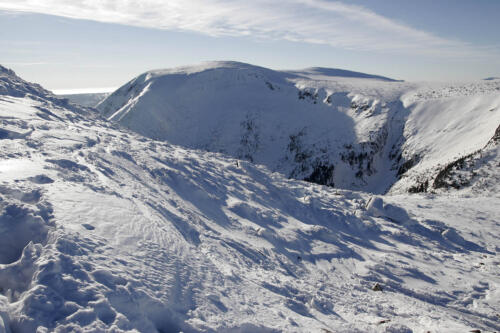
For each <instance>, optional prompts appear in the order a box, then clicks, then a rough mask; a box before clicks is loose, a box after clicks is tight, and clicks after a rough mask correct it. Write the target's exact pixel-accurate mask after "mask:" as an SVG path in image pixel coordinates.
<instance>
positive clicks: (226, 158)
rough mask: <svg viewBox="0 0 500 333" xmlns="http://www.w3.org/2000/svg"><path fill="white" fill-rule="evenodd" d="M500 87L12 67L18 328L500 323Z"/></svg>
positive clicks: (334, 76)
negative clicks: (83, 101)
mask: <svg viewBox="0 0 500 333" xmlns="http://www.w3.org/2000/svg"><path fill="white" fill-rule="evenodd" d="M350 73H351V74H350V75H351V76H352V75H354V74H352V72H350ZM340 74H342V75H341V76H338V75H340ZM358 74H359V73H358ZM358 76H359V75H358ZM200 78H201V79H200ZM499 89H500V81H495V80H492V81H487V82H486V81H485V82H477V83H473V84H453V85H451V84H449V85H444V84H443V85H431V84H416V83H406V82H396V81H392V80H388V79H385V78H371V77H368V78H367V77H354V78H353V77H346V73H345V72H344V73H339V72H338V71H333V72H332V71H326V70H324V69H322V70H320V69H310V70H304V71H294V72H276V71H271V70H267V69H262V68H260V67H259V68H256V67H254V66H250V65H245V64H239V63H215V64H212V65H209V66H208V70H207V66H203V67H198V68H196V67H190V68H183V69H175V70H167V71H155V72H150V73H146V74H143V75H141V76H139V77H138V78H137V79H135V80H133V81H131V82H130V83H128V84H127V85H125V86H124V87H122V88H120V89H118V90H117V91H116V92H115V93H113V94H111V95H110V96H109V97H108V98H107V99H106V100H104V101H103V102H102V103H101V104H100V105H99V110H100V112H101V113H99V112H97V111H96V110H94V109H91V108H86V107H82V106H78V105H75V104H72V103H70V102H68V101H67V100H65V99H60V98H57V97H56V96H54V95H52V94H51V93H50V92H48V91H46V90H44V89H43V88H41V87H40V86H37V85H33V84H31V83H27V82H25V81H23V80H22V79H20V78H18V77H17V76H15V74H14V73H13V72H11V71H8V70H7V69H5V68H3V67H0V139H1V140H0V144H1V145H2V149H1V150H0V208H1V213H0V214H1V215H0V332H2V333H3V332H7V333H16V332H52V331H59V332H80V331H81V332H102V331H109V332H124V331H126V332H129V331H139V332H180V331H182V332H427V331H430V332H469V331H471V330H480V331H481V332H493V331H498V330H500V310H499V309H500V258H499V256H498V253H499V252H500V237H499V236H500V235H499V231H500V220H499V218H498V216H499V215H500V214H499V212H500V209H499V207H500V205H499V203H500V197H499V193H500V192H499V191H498V188H499V179H498V177H499V172H498V170H499V157H498V151H499V144H498V142H499V139H498V137H499V135H498V132H499V130H498V126H499V124H500V92H499ZM106 118H108V119H106ZM117 122H118V123H117ZM127 127H128V128H129V129H127ZM132 130H133V131H135V132H133V131H132ZM301 133H302V134H301ZM457 161H458V162H457ZM368 163H369V164H370V165H368ZM318 170H319V171H318ZM332 171H333V172H332ZM360 171H362V174H359V172H360ZM315 172H316V173H315ZM293 178H296V179H293ZM306 178H307V179H308V180H309V181H312V182H306V181H302V180H300V179H306ZM436 181H437V183H436ZM426 182H427V185H422V184H425V183H426ZM316 183H320V184H327V185H330V186H323V185H319V184H316ZM457 184H458V185H459V186H456V185H457ZM412 189H414V190H412ZM387 191H388V192H387ZM386 192H387V193H386ZM408 192H420V193H408ZM383 193H385V194H383ZM382 194H383V195H382Z"/></svg>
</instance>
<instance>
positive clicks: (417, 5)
mask: <svg viewBox="0 0 500 333" xmlns="http://www.w3.org/2000/svg"><path fill="white" fill-rule="evenodd" d="M499 13H500V1H498V0H474V1H469V0H434V1H431V0H418V1H415V0H413V1H409V0H352V1H348V2H347V1H344V2H341V1H327V0H282V1H265V0H253V1H246V0H245V1H244V0H169V1H163V0H140V1H139V0H85V1H84V0H72V1H66V0H0V50H2V51H1V52H0V64H3V65H5V66H7V67H10V68H12V69H14V70H15V71H16V72H17V73H18V74H19V75H21V76H23V77H24V78H26V79H28V80H31V81H35V82H39V83H41V84H42V85H44V86H45V87H47V88H49V89H55V90H59V89H79V88H92V89H95V88H101V87H117V86H120V85H122V84H123V83H125V82H126V81H128V80H130V79H131V78H132V77H134V76H136V75H138V74H140V73H142V72H144V71H146V70H149V69H155V68H166V67H173V66H180V65H188V64H195V63H198V62H201V61H206V60H237V61H243V62H249V63H252V64H256V65H261V66H266V67H270V68H274V69H297V68H304V67H311V66H323V67H334V68H343V69H350V70H356V71H362V72H367V73H373V74H380V75H384V76H389V77H393V78H397V79H404V80H410V81H414V80H434V81H446V80H474V79H480V78H484V77H488V76H500V37H499V34H498V32H499V31H500V22H499V21H500V20H498V14H499Z"/></svg>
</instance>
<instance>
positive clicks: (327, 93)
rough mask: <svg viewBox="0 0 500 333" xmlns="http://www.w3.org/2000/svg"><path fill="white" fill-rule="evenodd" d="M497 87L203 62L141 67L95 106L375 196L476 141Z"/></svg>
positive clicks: (130, 122) (410, 187)
mask: <svg viewBox="0 0 500 333" xmlns="http://www.w3.org/2000/svg"><path fill="white" fill-rule="evenodd" d="M499 89H500V82H499V81H480V82H475V83H466V84H451V85H450V84H441V85H438V84H423V83H422V84H415V83H406V82H401V81H395V80H392V79H388V78H384V77H380V76H374V75H367V74H363V73H357V72H349V71H344V70H338V69H327V68H310V69H305V70H300V71H273V70H270V69H266V68H262V67H257V66H252V65H248V64H243V63H237V62H210V63H205V64H202V65H198V66H192V67H182V68H176V69H169V70H156V71H150V72H147V73H144V74H142V75H140V76H138V77H137V78H135V79H133V80H132V81H130V82H129V83H127V84H125V85H124V86H122V87H121V88H120V89H118V90H117V91H115V92H114V93H113V94H111V95H110V96H109V97H108V98H106V99H105V100H104V101H103V102H101V103H100V104H99V105H98V109H99V110H100V111H101V113H102V114H103V115H104V116H105V117H107V118H108V119H109V120H111V121H115V122H119V123H120V124H122V125H124V126H126V127H128V128H130V129H132V130H134V131H136V132H138V133H140V134H142V135H144V136H147V137H150V138H154V139H159V140H166V141H168V142H171V143H174V144H178V145H182V146H184V147H188V148H195V149H204V150H208V151H213V152H221V153H225V154H228V155H230V156H233V157H236V158H239V159H245V160H248V161H251V162H254V163H257V164H263V165H265V166H267V167H268V168H270V169H271V170H272V171H278V172H280V173H283V174H285V175H286V176H288V177H290V178H295V179H304V180H308V181H311V182H314V183H318V184H326V185H330V186H334V187H337V188H343V189H355V190H363V191H369V192H373V193H385V192H386V191H388V190H389V189H391V188H393V191H414V190H415V188H419V187H421V186H422V185H421V184H422V183H425V182H427V183H429V182H430V183H432V180H427V178H428V177H435V176H436V175H437V174H438V173H439V172H440V170H441V168H442V165H443V164H448V163H451V162H452V161H453V160H456V159H459V158H461V157H462V156H465V155H468V154H471V153H472V152H474V151H476V150H478V149H479V148H480V147H483V146H484V145H485V144H486V143H487V142H488V140H490V139H491V137H492V136H493V134H494V133H495V130H496V128H497V127H498V125H499V124H500V109H499V106H500V93H499ZM409 169H412V170H411V172H409V173H407V171H408V170H409ZM424 176H425V177H427V178H426V179H425V180H423V178H425V177H424ZM401 177H404V178H405V181H403V182H401V183H399V184H397V186H395V184H396V183H397V181H398V180H399V179H400V178H401ZM425 190H432V186H430V187H427V188H425Z"/></svg>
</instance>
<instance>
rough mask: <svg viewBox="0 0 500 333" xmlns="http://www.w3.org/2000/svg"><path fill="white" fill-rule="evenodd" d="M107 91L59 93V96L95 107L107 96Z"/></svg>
mask: <svg viewBox="0 0 500 333" xmlns="http://www.w3.org/2000/svg"><path fill="white" fill-rule="evenodd" d="M108 95H109V93H79V94H61V95H59V96H60V97H63V98H67V99H69V101H70V102H72V103H75V104H79V105H82V106H88V107H95V106H97V104H99V103H100V102H101V101H102V100H104V99H105V98H106V97H108Z"/></svg>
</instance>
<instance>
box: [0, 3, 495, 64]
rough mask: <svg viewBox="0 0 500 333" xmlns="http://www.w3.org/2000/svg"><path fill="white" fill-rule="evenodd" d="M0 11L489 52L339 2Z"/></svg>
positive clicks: (378, 46) (217, 32) (369, 46)
mask: <svg viewBox="0 0 500 333" xmlns="http://www.w3.org/2000/svg"><path fill="white" fill-rule="evenodd" d="M0 9H6V10H14V11H26V12H37V13H44V14H52V15H58V16H64V17H70V18H79V19H89V20H95V21H100V22H110V23H119V24H125V25H133V26H141V27H149V28H157V29H167V30H179V31H195V32H198V33H203V34H208V35H211V36H254V37H257V38H271V39H284V40H289V41H298V42H306V43H314V44H326V45H331V46H334V47H338V48H343V49H350V50H367V51H384V52H392V53H411V54H419V55H431V56H442V57H482V56H484V55H485V54H488V53H490V52H487V51H486V50H484V49H480V48H477V47H474V46H473V45H470V44H467V43H465V42H462V41H458V40H450V39H446V38H442V37H439V36H436V35H434V34H432V33H429V32H426V31H422V30H418V29H415V28H412V27H410V26H408V25H405V24H404V23H400V22H396V21H394V20H391V19H388V18H386V17H384V16H381V15H379V14H377V13H375V12H373V11H371V10H369V9H367V8H365V7H361V6H355V5H350V4H346V3H343V2H339V1H326V0H281V1H272V0H252V1H248V0H168V1H165V0H72V1H66V0H0Z"/></svg>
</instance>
